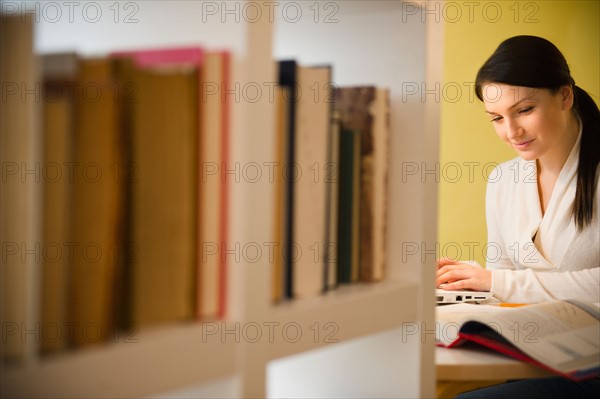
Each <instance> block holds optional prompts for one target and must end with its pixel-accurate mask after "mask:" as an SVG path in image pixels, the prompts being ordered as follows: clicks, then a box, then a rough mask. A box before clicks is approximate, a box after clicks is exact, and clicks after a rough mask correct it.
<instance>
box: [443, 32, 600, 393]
mask: <svg viewBox="0 0 600 399" xmlns="http://www.w3.org/2000/svg"><path fill="white" fill-rule="evenodd" d="M475 87H476V93H477V97H478V98H479V99H480V100H481V101H483V103H484V105H485V112H486V113H487V114H488V115H489V117H490V120H491V123H492V124H493V126H494V128H495V130H496V133H497V134H498V136H499V137H500V139H501V140H503V141H505V142H506V144H508V145H509V146H510V147H512V148H513V149H514V150H515V151H516V153H517V155H518V157H517V158H515V159H513V160H511V161H508V162H505V163H503V164H501V165H499V166H498V167H497V168H496V169H495V170H494V172H493V173H492V175H491V176H490V178H489V182H488V187H487V193H486V218H487V226H488V253H487V259H486V260H487V267H486V269H483V268H481V267H479V266H474V265H473V264H470V263H462V262H460V261H453V260H450V259H441V260H439V261H438V270H437V276H436V286H440V285H441V286H442V288H445V289H448V290H457V289H472V290H480V291H489V290H491V291H492V292H493V293H494V296H495V297H497V298H498V299H500V300H502V301H506V302H528V303H532V302H541V301H546V300H552V299H579V300H585V301H589V302H593V303H598V302H600V238H599V235H600V225H599V223H598V218H599V217H600V215H599V214H600V205H599V203H600V188H599V187H600V186H599V184H598V178H599V175H600V166H599V160H600V111H599V110H598V106H597V105H596V104H595V103H594V101H593V100H592V98H591V97H590V96H589V95H588V94H587V93H586V92H585V91H584V90H582V89H581V88H579V87H578V86H576V85H575V81H574V80H573V78H572V77H571V74H570V71H569V67H568V65H567V62H566V60H565V58H564V56H563V55H562V54H561V52H560V51H559V50H558V49H557V48H556V47H555V46H554V45H553V44H552V43H550V42H549V41H547V40H545V39H542V38H539V37H534V36H516V37H513V38H510V39H507V40H506V41H504V42H502V43H501V44H500V46H499V47H498V48H497V49H496V51H495V52H494V54H492V56H491V57H490V58H489V59H488V60H487V61H486V62H485V64H484V65H483V66H482V67H481V69H480V70H479V72H478V74H477V78H476V86H475ZM598 393H600V379H599V378H595V379H592V380H587V381H584V382H579V383H575V382H573V381H570V380H567V379H565V378H562V377H556V378H544V379H529V380H521V381H514V382H509V383H506V384H500V385H496V386H492V387H488V388H484V389H480V390H477V391H473V392H467V393H465V394H462V395H460V396H459V398H461V399H467V398H471V399H475V398H487V399H492V398H505V397H528V398H563V397H578V398H584V397H585V398H587V397H590V398H591V397H594V398H595V397H597V395H598Z"/></svg>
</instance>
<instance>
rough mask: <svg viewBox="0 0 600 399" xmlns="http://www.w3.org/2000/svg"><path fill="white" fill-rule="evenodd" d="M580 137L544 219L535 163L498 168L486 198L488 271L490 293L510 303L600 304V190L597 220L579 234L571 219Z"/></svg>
mask: <svg viewBox="0 0 600 399" xmlns="http://www.w3.org/2000/svg"><path fill="white" fill-rule="evenodd" d="M580 140H581V133H580V135H579V138H578V139H577V142H576V143H575V145H574V146H573V150H572V151H571V153H570V154H569V157H568V158H567V161H566V162H565V165H564V166H563V168H562V170H561V172H560V175H559V177H558V180H557V181H556V185H555V186H554V190H553V192H552V196H551V197H550V201H549V203H548V207H547V209H546V212H545V213H544V215H543V216H542V211H541V207H540V200H539V195H538V188H537V171H536V162H535V161H525V160H523V159H521V158H515V159H513V160H511V161H508V162H504V163H502V164H501V165H499V166H497V167H496V169H495V170H494V172H493V173H492V174H491V175H490V177H489V181H488V185H487V194H486V217H487V227H488V248H487V259H486V262H487V268H488V269H489V270H492V289H491V290H492V292H493V293H494V296H495V297H497V298H498V299H500V300H502V301H507V302H530V303H531V302H541V301H546V300H552V299H578V300H585V301H589V302H593V303H598V302H600V226H599V224H598V217H599V213H600V206H599V203H600V185H599V184H598V175H599V174H600V165H599V168H598V169H597V171H596V172H597V173H596V194H595V199H594V201H595V203H594V206H595V210H594V218H593V220H592V223H591V225H589V226H587V227H586V228H585V229H584V230H583V231H582V232H581V233H578V232H577V227H576V225H575V223H574V221H573V217H572V214H571V209H572V204H573V202H574V198H575V189H576V181H577V163H578V160H579V143H580Z"/></svg>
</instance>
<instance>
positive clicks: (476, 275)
mask: <svg viewBox="0 0 600 399" xmlns="http://www.w3.org/2000/svg"><path fill="white" fill-rule="evenodd" d="M442 284H444V286H443V289H445V290H454V291H455V290H463V289H471V290H477V291H489V290H490V288H491V272H490V271H489V270H485V269H482V268H480V267H475V266H473V265H470V264H464V263H462V264H461V263H459V264H452V265H445V266H442V267H441V268H439V269H438V270H437V272H436V280H435V286H436V287H439V286H440V285H442Z"/></svg>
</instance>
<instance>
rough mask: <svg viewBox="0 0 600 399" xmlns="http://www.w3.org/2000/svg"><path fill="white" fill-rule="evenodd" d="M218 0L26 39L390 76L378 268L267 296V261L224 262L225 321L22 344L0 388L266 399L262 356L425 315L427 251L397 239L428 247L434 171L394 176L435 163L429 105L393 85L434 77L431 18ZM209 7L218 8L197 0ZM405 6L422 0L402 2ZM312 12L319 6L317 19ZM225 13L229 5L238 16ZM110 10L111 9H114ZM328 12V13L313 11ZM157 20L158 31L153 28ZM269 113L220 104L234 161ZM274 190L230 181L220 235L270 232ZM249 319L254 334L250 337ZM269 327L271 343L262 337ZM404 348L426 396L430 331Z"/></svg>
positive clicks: (257, 139) (248, 238) (153, 6)
mask: <svg viewBox="0 0 600 399" xmlns="http://www.w3.org/2000/svg"><path fill="white" fill-rule="evenodd" d="M208 3H210V4H208ZM231 3H233V2H231ZM286 3H293V4H295V5H294V6H293V7H300V8H299V9H300V10H302V12H304V13H305V16H304V17H303V18H301V19H298V20H296V18H295V17H293V15H295V14H285V17H283V16H282V15H283V14H280V11H281V9H283V8H284V7H285V5H286ZM115 4H116V3H115ZM219 4H223V3H212V2H195V1H174V2H152V1H147V2H146V1H141V2H136V3H135V7H137V8H131V9H127V10H121V11H123V12H124V11H128V12H130V13H131V12H133V11H136V10H137V11H136V13H135V14H134V15H133V17H135V19H137V22H136V23H132V24H123V23H115V22H114V21H115V19H114V18H112V17H115V14H107V15H110V16H111V18H103V19H101V20H100V21H99V22H98V23H97V24H90V23H86V21H83V20H76V21H75V22H74V23H70V24H69V23H66V24H51V23H44V21H43V18H42V23H40V24H38V26H36V31H35V37H36V51H42V52H51V51H57V50H72V49H77V50H79V51H81V52H82V53H83V54H88V55H91V54H103V53H108V52H110V51H115V50H121V49H129V48H132V47H136V46H139V47H156V46H161V45H174V44H198V43H200V44H202V45H205V46H209V47H213V48H230V49H231V50H232V51H233V65H232V81H233V82H239V83H240V87H241V88H243V87H244V84H246V83H248V82H250V83H254V82H276V81H277V79H276V64H275V62H274V60H275V59H277V58H280V57H286V56H294V57H298V59H299V60H300V61H301V62H302V63H324V62H328V63H331V64H333V66H334V79H335V81H336V83H338V84H340V85H344V84H352V83H373V84H378V85H383V86H388V87H390V88H391V90H392V104H391V109H392V121H391V124H392V137H391V143H390V147H391V149H390V151H391V154H392V155H391V156H390V161H391V164H390V171H389V173H390V174H389V177H388V178H389V184H390V187H389V197H388V204H389V211H388V212H389V213H388V220H389V225H388V240H387V248H388V255H387V256H388V258H387V264H388V275H387V277H386V280H385V281H384V282H382V283H379V284H359V285H356V286H349V287H343V288H340V289H338V290H336V291H333V292H331V293H329V294H327V295H324V296H322V297H317V298H310V299H306V300H297V301H293V302H290V303H284V304H282V305H277V306H274V305H272V304H271V302H270V298H269V292H270V274H271V270H270V265H269V264H268V262H257V263H249V262H244V261H241V262H231V263H230V265H229V270H228V276H229V283H228V287H229V288H228V296H229V297H228V299H227V302H228V304H229V312H228V318H227V321H225V322H215V323H211V322H207V323H204V324H194V323H190V324H186V325H172V326H161V327H156V328H148V329H143V331H139V333H138V334H136V336H135V342H123V341H126V340H125V339H124V337H118V338H119V340H118V342H117V343H109V344H105V345H100V346H96V347H93V348H90V349H87V348H84V349H82V350H78V351H75V352H68V353H65V354H60V355H56V356H51V357H47V358H43V359H40V358H37V357H35V356H30V359H29V360H28V361H27V362H26V363H25V364H24V365H21V366H19V367H16V368H4V369H3V370H2V387H3V388H2V392H3V394H5V393H6V394H7V395H8V396H11V395H12V396H22V397H92V396H94V397H139V396H152V395H161V394H165V395H168V393H169V392H175V391H178V390H181V389H185V388H186V387H194V386H195V387H198V386H207V385H210V384H211V383H212V382H214V381H218V380H220V379H227V378H234V379H235V380H236V383H235V387H234V390H236V391H237V396H243V397H266V396H267V395H268V384H267V379H268V372H267V370H268V368H269V367H270V366H269V364H271V363H273V362H274V361H277V360H279V359H284V358H286V357H289V356H295V355H302V354H307V353H317V352H318V350H319V349H324V348H333V347H335V345H336V344H335V343H334V342H333V341H337V342H339V343H344V344H349V345H351V344H352V342H353V341H354V340H356V339H360V338H364V337H369V336H376V335H377V334H380V333H385V332H386V331H391V330H397V329H399V328H401V326H402V323H404V322H432V321H433V317H434V304H433V295H432V291H433V289H430V288H429V287H430V286H432V282H433V268H432V267H430V266H431V264H432V262H433V259H434V255H431V254H430V255H428V256H427V257H426V258H425V259H421V254H420V253H419V254H418V255H414V256H409V257H407V256H406V254H405V249H406V248H405V245H404V244H406V243H410V244H412V243H417V244H418V245H424V246H425V247H426V248H434V243H435V237H436V209H437V191H436V186H435V181H434V179H431V180H429V181H425V182H423V181H421V180H420V179H409V180H408V181H403V175H402V174H403V167H404V166H403V165H404V163H405V162H416V163H418V164H421V163H422V162H425V163H427V164H434V163H435V162H436V161H437V145H438V144H437V143H438V118H439V104H436V103H434V102H423V101H421V97H420V96H415V97H412V98H410V99H408V100H407V99H406V98H403V84H405V83H406V82H411V83H413V82H417V83H418V84H421V83H426V82H436V81H437V82H439V81H441V65H442V64H441V59H442V58H441V55H442V43H443V37H442V34H443V33H442V31H441V25H440V24H435V23H430V22H427V23H423V22H421V20H420V17H418V16H417V17H413V18H408V20H407V21H405V22H402V23H401V22H400V21H402V19H399V18H403V13H405V12H406V8H405V7H406V4H409V3H403V2H400V1H391V0H390V1H375V2H366V1H365V2H362V1H348V2H342V1H340V2H315V3H312V2H311V4H308V3H299V2H281V3H280V2H277V5H278V6H281V9H278V8H275V9H272V10H271V11H274V12H275V14H274V15H275V16H277V18H275V19H276V20H275V21H273V22H272V21H269V18H267V17H266V16H268V15H269V11H270V10H269V9H268V8H265V6H264V5H263V6H262V7H263V8H262V9H261V10H262V15H263V16H264V17H263V18H258V19H253V18H254V16H255V14H250V13H251V12H253V11H255V8H254V7H257V6H258V3H256V2H249V1H240V2H235V4H237V6H235V7H238V8H235V7H234V6H231V8H230V9H228V10H229V12H230V13H229V14H227V13H223V11H224V10H219V9H218V7H219ZM208 5H211V6H216V7H217V9H216V10H215V9H214V8H211V9H207V8H203V7H207V6H208ZM311 6H312V7H313V8H309V7H311ZM410 6H411V7H419V6H422V4H419V3H414V4H413V3H410ZM106 7H108V5H106ZM290 7H292V6H290ZM231 10H234V11H233V12H231ZM236 10H237V11H236ZM244 10H245V11H244ZM288 10H289V12H290V13H291V12H292V9H288ZM317 10H318V11H319V17H318V23H315V15H316V14H315V12H316V11H317ZM411 10H413V8H411ZM105 11H106V12H107V13H108V12H109V11H108V10H105ZM209 11H210V12H209ZM213 12H215V14H213ZM236 12H237V13H238V14H239V16H241V18H237V20H236V18H235V13H236ZM122 17H123V13H122V14H121V15H120V17H119V18H121V19H122ZM326 17H329V18H330V19H331V20H332V21H333V20H337V22H332V23H324V22H323V21H324V19H325V18H326ZM222 18H225V22H223V20H222ZM199 21H202V23H199ZM293 21H296V22H293ZM321 22H323V23H321ZM161 29H165V30H166V31H168V32H169V34H167V35H165V34H163V33H158V31H160V30H161ZM73 32H77V33H78V34H77V35H74V34H73ZM103 32H105V33H104V34H103ZM299 33H303V34H299ZM319 37H320V38H321V40H319ZM349 43H351V44H353V45H352V46H349V45H348V44H349ZM359 50H360V51H359ZM369 79H373V80H372V81H369ZM242 93H243V92H242ZM238 94H240V93H238ZM272 120H274V109H273V104H272V103H271V102H270V101H269V100H268V98H267V96H263V97H261V98H260V100H259V101H252V102H251V101H243V100H242V101H234V102H233V103H232V109H231V124H232V125H231V134H232V136H231V148H230V151H231V159H232V160H234V162H237V163H240V164H241V165H243V164H247V163H250V162H257V163H259V164H262V163H263V162H269V161H271V160H272V159H273V154H272V148H271V146H269V145H265V143H273V142H274V127H273V125H272V122H271V121H272ZM272 198H273V195H272V185H271V184H270V183H269V182H268V180H266V179H262V180H260V181H258V182H244V180H243V179H242V180H241V181H240V183H236V184H232V185H231V186H230V199H231V200H230V201H231V202H230V204H229V206H230V217H229V220H230V225H229V232H230V238H229V240H230V243H265V242H272V241H273V238H272V236H271V231H270V229H268V228H267V227H268V226H271V225H272V223H271V219H272V212H271V208H272V206H271V205H272ZM32 295H33V294H32ZM286 326H287V329H286V330H284V328H286ZM236 329H237V330H236ZM215 331H216V332H215ZM222 331H229V332H231V331H234V332H235V331H238V335H241V339H239V340H236V335H235V333H230V334H225V335H224V336H222V335H220V334H221V332H222ZM257 331H258V332H259V333H260V334H262V339H256V337H257V336H256V333H257ZM298 331H301V333H302V334H301V337H298V334H297V332H298ZM270 332H272V333H273V337H272V338H273V340H272V342H270V341H269V339H268V338H269V336H268V334H269V333H270ZM330 340H333V341H330ZM314 351H317V352H314ZM406 353H407V354H408V356H409V357H407V358H406V359H405V361H406V362H408V363H410V364H414V365H417V366H416V369H414V370H411V371H407V370H399V373H401V372H402V373H403V374H401V375H397V376H395V377H394V378H396V379H398V380H399V381H400V383H399V385H400V386H403V387H406V388H403V390H404V389H405V390H406V391H405V392H410V393H415V392H416V393H418V395H420V396H426V397H430V396H433V395H434V394H433V392H434V391H433V389H434V378H435V376H434V371H433V370H434V367H433V364H434V347H433V342H432V341H428V342H424V343H421V344H419V347H418V348H416V349H415V348H410V350H407V351H406ZM406 353H404V352H403V356H404V355H406ZM371 360H373V361H375V362H376V361H377V359H371ZM383 366H385V365H383ZM340 372H341V373H344V370H343V369H342V370H340ZM394 394H395V396H398V395H402V394H403V392H395V393H394ZM390 395H392V394H390Z"/></svg>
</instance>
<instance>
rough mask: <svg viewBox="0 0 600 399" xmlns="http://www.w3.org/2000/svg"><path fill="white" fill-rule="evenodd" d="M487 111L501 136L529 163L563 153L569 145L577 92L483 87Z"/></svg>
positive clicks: (507, 86)
mask: <svg viewBox="0 0 600 399" xmlns="http://www.w3.org/2000/svg"><path fill="white" fill-rule="evenodd" d="M482 97H483V102H484V104H485V111H486V113H487V114H488V115H489V116H490V120H491V121H492V124H493V125H494V128H495V129H496V133H497V134H498V136H499V137H500V138H501V139H502V140H504V141H505V142H506V143H507V144H508V145H509V146H510V147H512V148H514V150H515V151H516V152H517V153H518V154H519V156H520V157H521V158H523V159H525V160H528V161H530V160H534V159H539V158H542V157H544V156H552V154H553V153H560V152H561V151H560V147H561V145H562V144H563V143H565V142H568V141H569V138H568V137H567V135H568V134H569V130H568V123H569V121H570V119H569V118H570V113H571V108H572V106H573V90H572V89H571V87H570V86H563V87H561V88H560V90H559V91H558V92H556V93H553V92H552V91H550V90H548V89H535V88H530V87H521V86H509V85H505V84H496V83H489V84H485V85H483V86H482Z"/></svg>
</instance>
